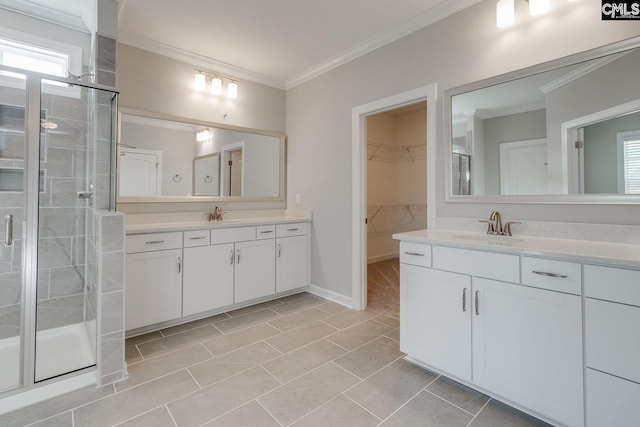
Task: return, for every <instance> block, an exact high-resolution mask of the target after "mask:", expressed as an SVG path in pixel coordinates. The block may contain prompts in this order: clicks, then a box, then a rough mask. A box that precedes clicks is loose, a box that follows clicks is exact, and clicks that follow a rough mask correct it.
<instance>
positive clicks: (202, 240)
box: [184, 230, 210, 248]
mask: <svg viewBox="0 0 640 427" xmlns="http://www.w3.org/2000/svg"><path fill="white" fill-rule="evenodd" d="M209 235H210V233H209V230H193V231H185V232H184V247H185V248H191V247H194V246H209Z"/></svg>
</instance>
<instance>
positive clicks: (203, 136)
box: [196, 129, 211, 142]
mask: <svg viewBox="0 0 640 427" xmlns="http://www.w3.org/2000/svg"><path fill="white" fill-rule="evenodd" d="M210 138H211V132H209V129H204V130H201V131H200V132H198V133H196V141H198V142H206V141H208V140H209V139H210Z"/></svg>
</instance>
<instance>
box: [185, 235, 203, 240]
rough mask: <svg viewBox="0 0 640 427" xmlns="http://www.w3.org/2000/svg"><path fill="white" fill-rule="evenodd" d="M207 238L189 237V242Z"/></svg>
mask: <svg viewBox="0 0 640 427" xmlns="http://www.w3.org/2000/svg"><path fill="white" fill-rule="evenodd" d="M206 238H207V236H198V237H189V240H203V239H206Z"/></svg>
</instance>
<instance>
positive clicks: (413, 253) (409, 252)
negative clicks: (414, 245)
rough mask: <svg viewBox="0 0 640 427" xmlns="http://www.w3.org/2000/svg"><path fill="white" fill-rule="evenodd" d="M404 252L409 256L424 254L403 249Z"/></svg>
mask: <svg viewBox="0 0 640 427" xmlns="http://www.w3.org/2000/svg"><path fill="white" fill-rule="evenodd" d="M404 253H405V254H406V255H411V256H424V254H421V253H420V252H411V251H405V252H404Z"/></svg>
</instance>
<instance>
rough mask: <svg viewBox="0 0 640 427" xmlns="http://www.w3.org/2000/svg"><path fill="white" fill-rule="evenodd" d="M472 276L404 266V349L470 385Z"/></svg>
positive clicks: (401, 269)
mask: <svg viewBox="0 0 640 427" xmlns="http://www.w3.org/2000/svg"><path fill="white" fill-rule="evenodd" d="M470 295H471V277H469V276H466V275H462V274H455V273H448V272H444V271H438V270H432V269H430V268H424V267H418V266H415V265H409V264H400V350H401V351H403V352H405V353H407V354H408V355H409V356H410V357H412V358H414V359H416V360H418V361H419V362H421V363H424V364H425V365H428V366H430V367H433V368H435V369H436V370H439V371H442V372H446V373H447V374H449V375H453V376H455V377H457V378H459V379H461V380H465V381H471V319H470V315H471V304H470V302H471V301H470Z"/></svg>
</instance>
